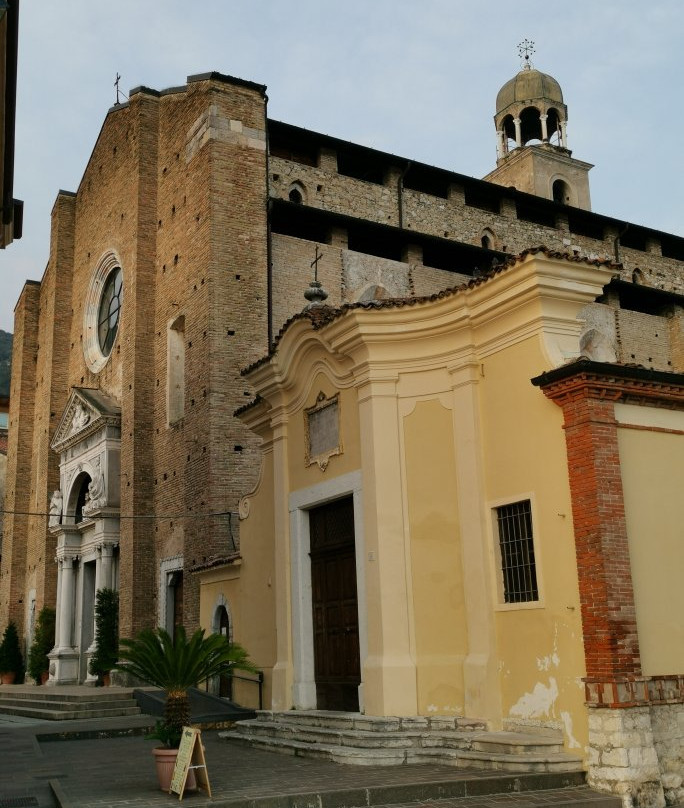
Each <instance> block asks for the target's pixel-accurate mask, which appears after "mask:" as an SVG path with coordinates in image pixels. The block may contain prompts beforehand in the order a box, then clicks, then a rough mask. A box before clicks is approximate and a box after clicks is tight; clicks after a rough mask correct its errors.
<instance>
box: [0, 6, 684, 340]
mask: <svg viewBox="0 0 684 808" xmlns="http://www.w3.org/2000/svg"><path fill="white" fill-rule="evenodd" d="M19 25H20V32H19V34H20V45H19V48H20V50H19V54H20V55H19V84H18V110H17V154H16V169H15V195H16V196H18V197H19V198H21V199H23V200H24V202H25V219H24V237H23V238H22V239H21V241H18V242H15V243H14V244H12V245H11V246H10V247H9V248H8V249H7V250H5V251H4V252H0V328H3V329H5V330H10V331H11V330H13V325H12V320H13V314H12V310H13V307H14V304H15V303H16V300H17V297H18V295H19V293H20V291H21V287H22V285H23V283H24V281H25V280H26V279H28V278H30V279H34V280H40V278H41V276H42V273H43V270H44V267H45V264H46V261H47V258H48V251H49V232H50V210H51V208H52V205H53V202H54V199H55V195H56V193H57V191H58V190H59V189H60V188H63V189H66V190H76V188H77V187H78V183H79V180H80V178H81V175H82V174H83V170H84V168H85V165H86V163H87V160H88V157H89V155H90V152H91V150H92V148H93V145H94V143H95V140H96V138H97V135H98V132H99V130H100V127H101V125H102V121H103V119H104V116H105V114H106V112H107V109H108V108H109V107H110V106H111V105H112V104H113V103H114V100H115V94H114V87H113V83H114V78H115V75H116V73H117V71H118V72H119V73H120V74H121V76H122V81H121V86H122V88H123V89H124V90H125V91H126V92H127V91H128V90H129V89H130V88H132V87H135V86H137V85H139V84H145V85H147V86H149V87H154V88H156V89H163V88H164V87H169V86H174V85H178V84H182V83H184V82H185V79H186V76H188V75H191V74H193V73H204V72H208V71H210V70H216V71H219V72H222V73H227V74H230V75H234V76H239V77H241V78H244V79H250V80H252V81H257V82H260V83H263V84H266V85H267V87H268V96H269V115H270V116H271V117H272V118H276V119H279V120H284V121H287V122H289V123H293V124H296V125H298V126H303V127H306V128H309V129H313V130H316V131H320V132H324V133H327V134H331V135H334V136H336V137H340V138H344V139H348V140H352V141H355V142H359V143H364V144H366V145H369V146H374V147H376V148H379V149H382V150H384V151H388V152H393V153H395V154H398V155H401V156H403V157H409V158H413V159H416V160H420V161H422V162H425V163H430V164H432V165H438V166H442V167H444V168H448V169H452V170H454V171H458V172H460V173H463V174H469V175H471V176H475V177H482V176H484V175H485V174H486V173H487V172H488V171H490V170H491V169H492V168H493V167H494V163H495V158H496V141H495V136H494V125H493V121H492V118H493V114H494V102H495V98H496V93H497V91H498V90H499V88H500V87H501V85H502V84H504V82H505V81H507V80H508V79H509V78H511V77H512V76H513V75H514V74H515V73H516V72H517V71H518V69H519V67H520V62H519V59H518V55H517V50H516V45H517V43H518V42H520V41H521V40H522V39H524V38H528V39H532V40H534V41H535V43H536V54H535V55H534V57H533V62H534V65H535V67H537V68H538V69H539V70H542V71H544V72H546V73H550V74H551V75H553V76H554V77H555V78H556V79H557V80H558V81H559V82H560V84H561V87H562V89H563V93H564V96H565V102H566V104H567V105H568V113H569V124H568V142H569V146H570V148H571V149H572V150H573V154H574V156H575V157H577V158H579V159H581V160H586V161H587V162H590V163H594V164H595V168H594V169H593V170H592V172H591V174H590V182H591V194H592V207H593V209H594V210H595V211H597V212H600V213H605V214H607V215H610V216H615V217H616V218H621V219H626V220H628V221H632V222H637V223H640V224H644V225H647V226H650V227H654V228H657V229H660V230H665V231H668V232H672V233H677V234H679V235H684V195H683V194H682V193H681V187H680V186H681V178H682V175H683V171H682V169H683V168H684V156H683V155H684V148H683V147H682V140H683V139H684V125H683V124H684V121H683V120H682V117H683V114H684V113H683V112H682V110H684V104H683V103H682V95H683V91H682V88H681V76H682V72H683V71H682V64H681V62H682V57H681V53H682V48H681V42H682V40H683V39H684V6H683V5H682V3H681V0H654V1H653V2H650V3H648V4H647V3H644V2H643V0H639V2H637V0H570V1H569V2H566V3H551V2H547V3H540V2H539V0H517V2H516V3H511V2H503V0H477V2H476V0H345V2H343V3H340V2H332V1H331V0H247V2H245V0H241V2H239V3H238V2H234V1H233V0H194V2H188V0H183V1H182V2H181V0H117V2H116V3H105V2H103V1H102V0H66V1H65V2H61V3H52V2H48V1H47V0H23V2H22V7H21V18H20V24H19Z"/></svg>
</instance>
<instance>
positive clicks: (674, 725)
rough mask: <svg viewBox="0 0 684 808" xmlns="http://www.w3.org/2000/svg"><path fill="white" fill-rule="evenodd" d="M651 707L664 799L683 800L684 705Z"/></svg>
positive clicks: (669, 802) (667, 801)
mask: <svg viewBox="0 0 684 808" xmlns="http://www.w3.org/2000/svg"><path fill="white" fill-rule="evenodd" d="M650 710H651V728H652V731H653V745H654V747H655V750H656V754H657V755H658V763H659V765H660V773H661V778H660V779H661V781H662V784H663V791H664V792H665V802H666V803H667V804H668V805H674V804H676V803H684V704H654V705H652V706H651V708H650Z"/></svg>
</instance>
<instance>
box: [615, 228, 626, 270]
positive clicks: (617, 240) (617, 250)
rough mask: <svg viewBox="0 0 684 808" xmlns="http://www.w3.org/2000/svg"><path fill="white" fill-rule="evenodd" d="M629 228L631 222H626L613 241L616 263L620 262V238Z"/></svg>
mask: <svg viewBox="0 0 684 808" xmlns="http://www.w3.org/2000/svg"><path fill="white" fill-rule="evenodd" d="M628 230H629V222H625V226H624V227H623V228H622V230H620V232H619V233H618V234H617V236H616V237H615V241H614V242H613V253H614V255H615V263H616V264H619V263H620V239H621V238H622V237H623V236H624V235H625V233H626V232H627V231H628Z"/></svg>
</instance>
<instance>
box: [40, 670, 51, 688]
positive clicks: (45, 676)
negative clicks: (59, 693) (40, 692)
mask: <svg viewBox="0 0 684 808" xmlns="http://www.w3.org/2000/svg"><path fill="white" fill-rule="evenodd" d="M49 678H50V672H49V671H43V672H42V673H41V674H40V683H41V685H44V684H45V683H46V682H47V680H48V679H49Z"/></svg>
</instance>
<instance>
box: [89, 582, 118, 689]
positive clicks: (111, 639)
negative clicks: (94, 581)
mask: <svg viewBox="0 0 684 808" xmlns="http://www.w3.org/2000/svg"><path fill="white" fill-rule="evenodd" d="M118 657H119V593H118V592H117V591H116V590H115V589H108V588H106V587H105V588H103V589H98V590H97V595H96V596H95V652H94V653H93V655H92V656H91V657H90V663H89V666H88V669H89V671H90V673H91V674H92V675H93V676H97V678H98V684H104V685H108V684H109V674H110V672H111V671H112V670H113V668H114V667H115V665H116V661H117V659H118Z"/></svg>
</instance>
